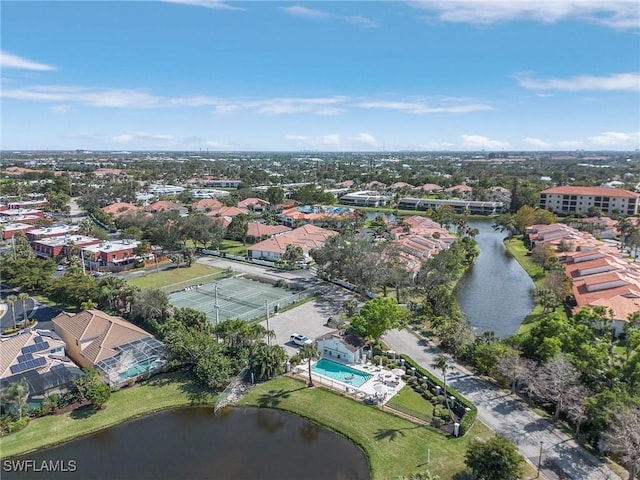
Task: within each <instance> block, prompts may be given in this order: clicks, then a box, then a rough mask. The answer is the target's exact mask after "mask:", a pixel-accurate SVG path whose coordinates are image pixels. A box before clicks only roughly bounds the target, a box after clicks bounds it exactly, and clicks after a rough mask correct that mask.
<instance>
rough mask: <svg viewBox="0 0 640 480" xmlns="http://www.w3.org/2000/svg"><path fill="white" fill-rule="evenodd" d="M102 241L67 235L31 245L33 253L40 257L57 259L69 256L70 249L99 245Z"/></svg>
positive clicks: (38, 241) (44, 239) (37, 241)
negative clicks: (61, 256)
mask: <svg viewBox="0 0 640 480" xmlns="http://www.w3.org/2000/svg"><path fill="white" fill-rule="evenodd" d="M99 243H100V240H99V239H97V238H93V237H87V236H84V235H65V236H63V237H50V238H41V239H39V240H35V241H34V242H32V243H31V248H32V250H33V252H34V253H35V254H36V255H38V256H39V257H44V258H55V257H58V256H60V255H67V254H68V253H69V249H70V248H76V247H79V248H81V249H82V248H83V247H88V246H89V245H97V244H99Z"/></svg>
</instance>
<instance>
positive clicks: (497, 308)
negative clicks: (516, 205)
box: [456, 219, 534, 338]
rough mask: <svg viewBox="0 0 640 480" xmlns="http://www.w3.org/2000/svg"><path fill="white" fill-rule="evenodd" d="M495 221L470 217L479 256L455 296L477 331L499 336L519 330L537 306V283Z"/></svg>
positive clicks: (505, 335)
mask: <svg viewBox="0 0 640 480" xmlns="http://www.w3.org/2000/svg"><path fill="white" fill-rule="evenodd" d="M492 225H493V221H492V220H491V219H487V220H470V221H469V226H470V227H471V228H477V229H478V232H479V233H478V235H477V236H476V237H475V238H476V241H477V242H478V247H479V249H480V255H479V256H478V259H477V260H476V263H475V264H474V266H473V267H472V268H471V269H470V270H469V271H468V272H467V273H466V274H465V276H464V278H463V279H462V280H461V281H460V283H459V284H458V288H457V289H456V298H457V299H458V303H459V304H460V307H461V308H462V311H463V312H464V313H465V314H466V316H467V319H468V320H469V322H470V323H471V325H472V326H473V327H474V330H475V331H476V332H478V333H482V332H485V331H488V330H493V331H494V332H495V333H496V336H498V337H501V338H503V337H507V336H509V335H512V334H514V333H516V332H517V331H518V328H519V326H520V324H521V323H522V321H523V320H524V318H525V317H526V316H527V315H528V314H529V312H530V311H531V309H532V308H533V307H534V300H533V290H534V284H533V281H532V280H531V278H530V277H529V275H528V274H527V272H525V271H524V269H523V268H522V267H521V266H520V264H519V263H518V262H517V261H516V260H515V259H514V258H513V257H512V256H511V255H510V254H509V252H507V249H506V248H505V246H504V243H503V240H504V238H505V237H506V233H505V232H498V231H495V230H494V229H493V227H492Z"/></svg>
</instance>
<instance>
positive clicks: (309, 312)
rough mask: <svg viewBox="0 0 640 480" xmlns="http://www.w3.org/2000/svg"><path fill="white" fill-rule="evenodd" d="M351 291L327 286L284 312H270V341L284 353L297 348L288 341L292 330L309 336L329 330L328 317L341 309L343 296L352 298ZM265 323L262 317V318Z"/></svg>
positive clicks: (292, 352) (314, 336)
mask: <svg viewBox="0 0 640 480" xmlns="http://www.w3.org/2000/svg"><path fill="white" fill-rule="evenodd" d="M352 297H353V294H352V293H351V292H348V291H346V290H344V289H342V288H340V287H333V286H327V288H326V289H325V291H324V292H323V293H322V294H321V295H319V296H317V297H315V298H314V299H313V300H312V301H309V302H307V303H304V304H302V305H300V306H298V307H295V308H293V309H291V310H288V311H286V312H281V313H278V314H276V315H272V316H271V317H270V319H269V328H270V329H271V330H273V331H274V332H275V334H276V337H275V339H272V342H273V343H277V344H279V345H283V346H284V347H285V349H286V350H287V354H288V355H293V354H295V353H297V352H298V349H299V348H300V347H298V346H297V345H294V344H293V343H291V342H290V341H289V337H290V336H291V334H292V333H301V334H303V335H306V336H307V337H309V338H310V339H311V340H315V339H316V338H318V337H319V336H321V335H324V334H325V333H327V332H330V331H332V330H333V328H329V327H327V325H326V323H327V320H328V319H329V317H331V316H332V315H336V314H337V313H339V312H340V311H341V310H342V304H343V303H344V301H345V300H348V299H349V298H352ZM262 325H264V326H265V327H266V326H267V325H266V321H264V322H262Z"/></svg>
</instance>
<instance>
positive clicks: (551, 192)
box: [538, 186, 640, 215]
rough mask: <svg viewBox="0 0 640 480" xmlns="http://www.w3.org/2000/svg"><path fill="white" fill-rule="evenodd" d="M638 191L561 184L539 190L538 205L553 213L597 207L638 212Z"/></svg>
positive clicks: (575, 211)
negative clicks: (561, 185) (560, 185)
mask: <svg viewBox="0 0 640 480" xmlns="http://www.w3.org/2000/svg"><path fill="white" fill-rule="evenodd" d="M639 197H640V193H635V192H630V191H629V190H622V189H620V188H611V187H579V186H563V187H553V188H548V189H546V190H543V191H542V192H540V197H539V202H538V205H539V207H540V208H543V209H545V210H551V211H552V212H554V213H560V214H573V213H587V212H588V211H589V210H594V209H597V210H598V211H599V212H601V213H607V214H611V213H616V212H618V213H621V214H626V215H637V214H638V203H639V201H638V198H639Z"/></svg>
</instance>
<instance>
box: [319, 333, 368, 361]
mask: <svg viewBox="0 0 640 480" xmlns="http://www.w3.org/2000/svg"><path fill="white" fill-rule="evenodd" d="M316 344H317V346H318V350H319V351H320V353H321V354H322V356H323V357H325V358H329V359H331V360H339V361H341V362H344V363H358V362H362V361H363V359H365V358H366V356H367V355H366V354H367V352H366V351H365V350H364V346H365V343H364V341H363V340H362V338H361V337H359V336H358V335H354V334H345V332H344V331H342V330H334V331H332V332H328V333H325V334H324V335H322V336H320V337H318V338H317V339H316Z"/></svg>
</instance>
